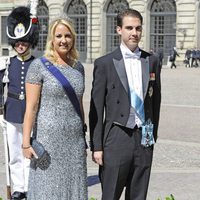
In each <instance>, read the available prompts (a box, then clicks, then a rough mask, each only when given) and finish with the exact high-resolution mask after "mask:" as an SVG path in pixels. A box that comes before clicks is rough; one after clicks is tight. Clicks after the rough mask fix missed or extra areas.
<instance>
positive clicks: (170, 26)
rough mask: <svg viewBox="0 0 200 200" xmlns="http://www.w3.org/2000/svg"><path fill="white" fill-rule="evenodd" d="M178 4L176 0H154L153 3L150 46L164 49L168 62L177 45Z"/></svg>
mask: <svg viewBox="0 0 200 200" xmlns="http://www.w3.org/2000/svg"><path fill="white" fill-rule="evenodd" d="M174 24H176V4H175V1H174V0H154V1H153V3H152V5H151V26H150V27H151V28H150V48H151V49H154V51H157V52H158V51H162V52H163V54H164V62H165V63H166V61H167V57H168V56H169V52H170V50H171V49H172V48H173V47H174V46H176V29H175V28H174Z"/></svg>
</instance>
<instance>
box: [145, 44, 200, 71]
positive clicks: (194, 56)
mask: <svg viewBox="0 0 200 200" xmlns="http://www.w3.org/2000/svg"><path fill="white" fill-rule="evenodd" d="M149 53H150V54H154V55H156V56H157V57H158V58H159V61H160V66H161V67H162V65H163V59H164V55H163V50H161V49H158V50H157V51H155V50H154V49H153V48H151V49H150V52H149ZM177 56H178V57H180V56H179V54H178V52H177V49H176V47H173V48H172V49H171V50H170V52H169V56H168V62H169V67H170V68H171V69H172V68H176V64H175V61H176V57H177ZM183 63H184V64H185V67H200V50H199V49H187V50H186V52H185V57H184V60H183Z"/></svg>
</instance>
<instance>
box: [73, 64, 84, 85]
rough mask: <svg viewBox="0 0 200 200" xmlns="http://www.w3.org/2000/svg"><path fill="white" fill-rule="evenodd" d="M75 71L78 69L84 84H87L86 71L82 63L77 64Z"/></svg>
mask: <svg viewBox="0 0 200 200" xmlns="http://www.w3.org/2000/svg"><path fill="white" fill-rule="evenodd" d="M75 69H77V70H78V71H79V72H80V73H81V74H82V76H83V80H84V83H85V69H84V67H83V65H82V64H81V62H79V61H78V62H77V63H76V65H75Z"/></svg>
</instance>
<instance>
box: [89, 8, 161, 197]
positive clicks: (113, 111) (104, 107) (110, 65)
mask: <svg viewBox="0 0 200 200" xmlns="http://www.w3.org/2000/svg"><path fill="white" fill-rule="evenodd" d="M142 21H143V18H142V16H141V14H140V13H139V12H138V11H136V10H132V9H127V10H124V11H122V13H120V14H119V15H118V16H117V33H118V34H119V35H120V37H121V45H120V47H118V48H117V49H116V50H115V51H113V52H112V53H110V54H108V55H105V56H103V57H101V58H98V59H97V60H95V63H94V80H93V87H92V92H91V102H90V113H89V118H90V137H91V150H92V154H93V161H94V162H95V163H97V164H98V165H99V166H100V181H101V184H102V199H103V200H118V199H120V196H121V193H122V191H123V188H124V187H125V186H126V192H125V199H126V200H146V195H147V189H148V183H149V177H150V170H151V164H152V155H153V143H154V140H153V137H152V136H154V139H155V140H156V139H157V128H158V121H159V112H160V101H161V94H160V69H161V68H160V66H159V59H158V57H157V56H154V55H150V54H149V53H147V52H145V51H143V50H141V49H140V48H139V47H138V43H139V41H140V39H141V36H142ZM134 99H136V100H137V101H135V100H134ZM136 102H138V104H137V105H136ZM144 115H145V117H144ZM152 124H153V126H154V129H153V133H152ZM142 126H143V130H144V132H143V134H142V130H141V129H142ZM145 128H146V129H147V130H148V132H149V133H148V134H147V132H146V131H145ZM150 129H151V130H150ZM152 134H153V135H152ZM142 135H144V136H145V137H142Z"/></svg>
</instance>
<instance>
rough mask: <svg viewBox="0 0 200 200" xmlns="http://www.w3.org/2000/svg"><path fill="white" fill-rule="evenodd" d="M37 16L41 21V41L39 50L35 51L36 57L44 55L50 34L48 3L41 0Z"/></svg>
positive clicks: (38, 46)
mask: <svg viewBox="0 0 200 200" xmlns="http://www.w3.org/2000/svg"><path fill="white" fill-rule="evenodd" d="M37 16H38V20H39V26H40V30H39V41H38V45H37V48H36V49H35V52H34V55H35V56H41V55H42V54H43V53H44V50H45V47H46V40H47V34H48V24H49V11H48V7H47V5H46V3H45V2H44V1H43V0H39V3H38V7H37Z"/></svg>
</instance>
